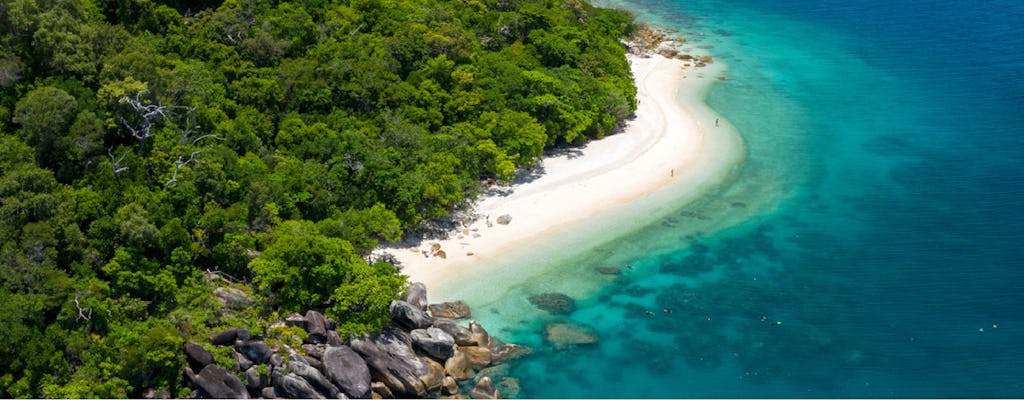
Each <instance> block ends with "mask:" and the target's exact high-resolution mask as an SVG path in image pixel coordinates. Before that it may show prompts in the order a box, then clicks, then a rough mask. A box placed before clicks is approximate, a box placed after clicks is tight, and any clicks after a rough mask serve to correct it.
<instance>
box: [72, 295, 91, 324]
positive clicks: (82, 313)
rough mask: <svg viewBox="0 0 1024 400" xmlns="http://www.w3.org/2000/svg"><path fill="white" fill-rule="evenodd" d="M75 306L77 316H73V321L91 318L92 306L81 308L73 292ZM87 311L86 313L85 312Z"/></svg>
mask: <svg viewBox="0 0 1024 400" xmlns="http://www.w3.org/2000/svg"><path fill="white" fill-rule="evenodd" d="M74 301H75V308H77V309H78V316H77V317H75V321H80V320H83V319H84V320H86V321H88V320H89V319H90V318H92V307H87V308H82V304H81V303H79V302H78V294H75V300H74ZM86 311H88V313H86Z"/></svg>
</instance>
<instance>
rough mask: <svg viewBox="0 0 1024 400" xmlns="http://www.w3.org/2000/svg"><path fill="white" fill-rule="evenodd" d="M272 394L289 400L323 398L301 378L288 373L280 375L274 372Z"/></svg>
mask: <svg viewBox="0 0 1024 400" xmlns="http://www.w3.org/2000/svg"><path fill="white" fill-rule="evenodd" d="M274 392H276V393H277V395H278V396H280V397H284V398H289V399H322V398H324V396H323V395H321V394H320V393H319V392H317V391H316V389H314V388H313V385H310V384H309V382H306V380H305V379H302V377H300V376H298V375H295V374H292V373H289V374H287V375H285V374H282V373H281V372H280V371H278V370H276V369H275V370H274Z"/></svg>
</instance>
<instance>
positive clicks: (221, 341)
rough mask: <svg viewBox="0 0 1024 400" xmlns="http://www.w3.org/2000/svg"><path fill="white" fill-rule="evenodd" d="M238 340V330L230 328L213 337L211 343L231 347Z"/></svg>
mask: <svg viewBox="0 0 1024 400" xmlns="http://www.w3.org/2000/svg"><path fill="white" fill-rule="evenodd" d="M236 338H238V328H228V329H225V330H223V331H220V332H217V333H215V334H214V335H213V336H211V337H210V343H213V344H214V345H216V346H230V345H232V344H234V343H235V339H236Z"/></svg>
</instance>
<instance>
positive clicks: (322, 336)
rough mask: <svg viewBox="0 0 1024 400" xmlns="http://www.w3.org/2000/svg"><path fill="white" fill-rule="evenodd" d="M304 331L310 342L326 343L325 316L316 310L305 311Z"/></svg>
mask: <svg viewBox="0 0 1024 400" xmlns="http://www.w3.org/2000/svg"><path fill="white" fill-rule="evenodd" d="M306 331H307V332H309V336H308V337H307V338H306V340H307V341H308V342H310V343H327V317H325V316H324V315H323V314H321V313H319V312H318V311H314V310H309V311H306Z"/></svg>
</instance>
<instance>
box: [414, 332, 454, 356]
mask: <svg viewBox="0 0 1024 400" xmlns="http://www.w3.org/2000/svg"><path fill="white" fill-rule="evenodd" d="M409 335H410V336H412V343H413V344H414V345H416V347H417V348H419V349H420V350H423V352H425V353H427V355H429V356H431V357H434V358H437V359H441V360H444V359H446V358H448V357H451V356H452V354H454V353H455V338H453V337H452V335H449V334H448V333H447V332H445V331H443V330H441V329H437V328H434V327H430V328H427V329H414V330H413V331H412V332H409Z"/></svg>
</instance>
